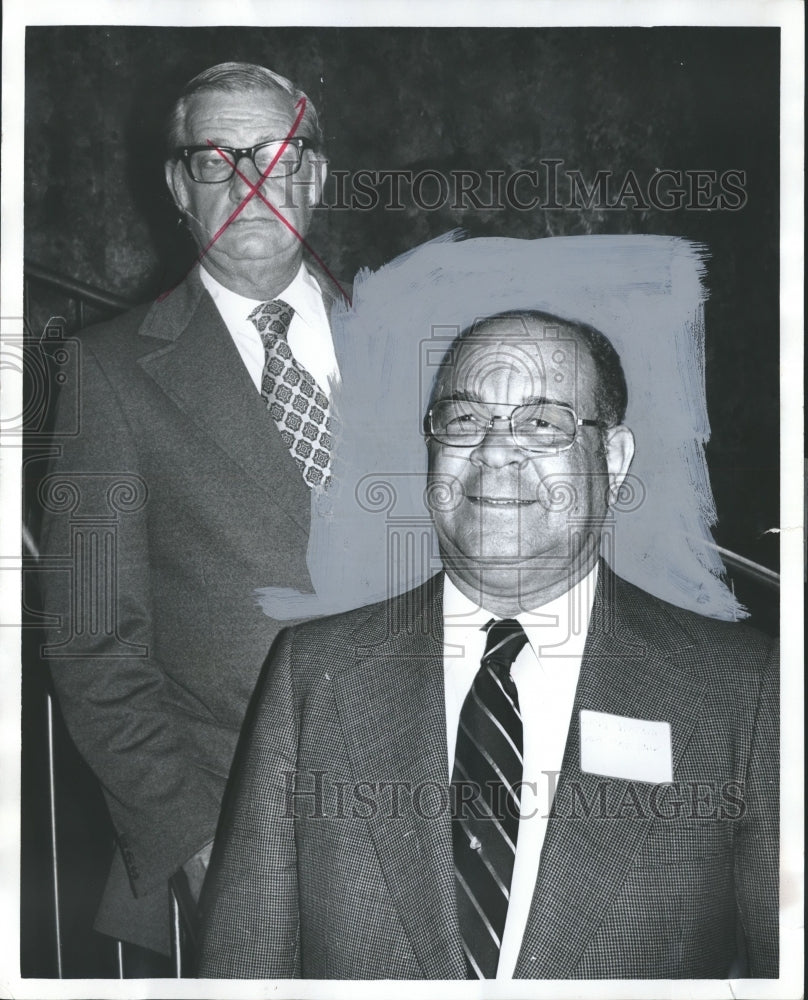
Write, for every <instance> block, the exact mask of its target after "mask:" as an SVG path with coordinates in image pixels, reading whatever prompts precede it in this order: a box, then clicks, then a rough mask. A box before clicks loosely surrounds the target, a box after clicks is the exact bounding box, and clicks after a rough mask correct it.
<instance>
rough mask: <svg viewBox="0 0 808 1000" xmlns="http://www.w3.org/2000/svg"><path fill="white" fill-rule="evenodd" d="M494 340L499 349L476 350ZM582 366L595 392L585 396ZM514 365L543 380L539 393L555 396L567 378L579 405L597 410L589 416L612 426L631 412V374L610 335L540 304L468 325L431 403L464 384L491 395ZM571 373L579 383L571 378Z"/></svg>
mask: <svg viewBox="0 0 808 1000" xmlns="http://www.w3.org/2000/svg"><path fill="white" fill-rule="evenodd" d="M493 344H497V345H498V349H497V350H496V351H495V352H492V351H491V350H486V351H484V352H479V351H475V348H476V347H487V348H490V347H491V345H493ZM539 345H542V349H541V350H540V351H538V350H537V348H538V346H539ZM547 348H549V350H547ZM582 367H584V368H587V369H589V368H591V376H592V377H591V378H589V379H587V380H586V382H587V384H588V387H589V388H590V393H589V394H590V395H591V396H592V398H591V399H588V400H584V399H582V398H581V393H580V383H581V380H580V379H579V378H577V377H575V376H576V373H580V371H581V369H582ZM509 369H510V370H511V371H512V372H513V373H514V374H515V375H516V374H518V375H520V376H524V377H529V378H530V379H531V380H532V381H534V382H536V381H537V380H538V383H540V384H537V385H536V392H535V395H536V396H537V397H542V398H553V396H554V393H555V394H558V393H559V392H560V391H561V390H562V383H565V384H564V385H563V388H564V390H566V391H568V392H571V393H573V394H574V404H575V405H576V408H578V409H580V408H583V407H587V408H588V409H589V410H592V411H593V412H591V413H587V416H591V417H593V418H595V419H598V420H600V421H602V422H603V423H604V424H606V425H607V426H609V427H613V426H616V425H617V424H620V423H622V421H623V419H624V417H625V413H626V404H627V401H628V392H627V389H626V378H625V375H624V373H623V366H622V364H621V363H620V357H619V355H618V354H617V351H616V350H615V349H614V347H613V346H612V344H611V343H610V341H609V340H608V339H607V338H606V337H605V336H604V335H603V334H602V333H601V332H600V331H599V330H596V329H595V328H594V327H592V326H589V325H588V324H586V323H579V322H577V321H575V320H567V319H562V318H561V317H559V316H553V315H551V314H550V313H543V312H539V311H537V310H518V311H517V310H515V311H511V312H503V313H497V314H496V315H494V316H488V317H485V318H483V319H478V320H476V321H475V322H474V323H473V324H471V326H468V327H466V328H465V329H464V330H463V331H462V332H461V333H460V334H459V336H458V337H457V338H456V339H455V340H454V342H453V343H452V345H451V347H450V348H449V350H448V351H447V352H446V355H445V356H444V358H443V360H442V361H441V365H440V368H439V370H438V372H437V375H436V378H435V382H434V385H433V389H432V394H431V398H430V406H431V405H432V404H433V403H434V401H435V400H437V399H440V398H442V397H445V396H446V395H448V394H451V393H452V392H453V391H454V390H455V389H456V387H457V386H458V384H462V385H463V386H465V387H466V388H470V389H473V391H474V394H475V395H476V396H477V397H478V398H480V399H485V398H488V397H490V393H491V386H492V384H493V382H492V380H493V379H494V376H495V374H496V373H497V372H502V371H507V370H509ZM571 376H572V377H573V382H574V384H570V381H569V380H570V377H571ZM486 392H487V393H488V396H486Z"/></svg>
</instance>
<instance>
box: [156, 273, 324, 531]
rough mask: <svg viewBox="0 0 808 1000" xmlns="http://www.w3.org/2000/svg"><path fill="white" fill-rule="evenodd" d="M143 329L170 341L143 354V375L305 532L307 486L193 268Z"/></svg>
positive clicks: (307, 509)
mask: <svg viewBox="0 0 808 1000" xmlns="http://www.w3.org/2000/svg"><path fill="white" fill-rule="evenodd" d="M139 332H140V334H141V336H143V337H144V338H145V337H148V338H157V339H159V340H162V341H164V342H167V343H164V344H163V345H162V346H161V347H160V348H159V349H158V350H155V351H152V352H151V353H149V354H146V355H144V356H143V357H141V358H140V360H139V363H140V366H141V368H142V369H143V370H144V372H146V373H147V374H148V375H149V376H150V377H151V378H152V379H153V380H154V381H155V382H156V383H157V385H159V386H160V388H161V389H162V390H163V391H164V392H165V393H166V395H167V396H169V397H170V398H171V399H172V401H173V402H174V403H175V404H176V405H177V406H178V407H179V408H180V409H181V410H182V411H183V412H184V413H185V414H186V415H187V417H188V419H189V420H191V421H192V422H193V423H194V424H195V426H196V427H197V428H199V429H200V430H202V431H203V432H204V433H206V434H207V435H208V436H209V437H210V438H211V440H213V441H214V442H215V443H216V445H217V446H218V447H219V448H220V449H221V450H222V451H223V452H224V453H225V454H226V455H227V456H228V458H230V459H232V460H233V461H235V462H236V463H237V464H238V465H239V466H241V468H242V469H243V470H244V472H245V473H247V475H248V476H250V477H251V478H252V479H254V480H255V481H257V482H258V483H259V484H260V486H261V487H262V488H263V490H264V492H265V494H266V496H267V502H268V503H271V504H274V505H275V506H276V507H278V508H280V509H281V510H283V511H284V512H285V513H286V515H287V516H288V517H290V518H291V519H292V520H293V521H294V522H295V523H296V524H297V525H298V526H300V527H301V528H303V530H304V531H308V527H309V505H308V503H303V504H301V498H303V499H305V498H306V497H307V496H308V489H307V487H305V484H304V483H303V482H302V477H301V475H300V471H299V469H298V468H297V465H296V464H295V462H294V460H293V459H292V457H291V455H290V454H289V451H288V449H287V448H286V446H285V445H284V443H283V441H282V440H281V437H280V435H279V434H278V431H277V428H276V427H275V424H274V422H273V421H272V418H271V417H270V416H269V413H268V412H267V409H266V406H265V404H264V402H263V400H262V399H261V396H260V395H259V394H258V393H257V392H256V391H255V386H254V385H253V383H252V380H251V379H250V377H249V375H248V374H247V370H246V369H245V367H244V364H243V362H242V360H241V357H240V356H239V353H238V351H237V349H236V346H235V344H234V343H233V340H232V338H231V337H230V335H229V334H228V332H227V328H226V327H225V325H224V323H223V322H222V319H221V316H220V315H219V312H218V310H217V309H216V306H215V305H214V303H213V300H212V299H211V298H210V296H209V295H208V294H207V293H206V292H205V291H204V288H203V286H202V283H201V282H200V280H199V277H198V275H197V274H196V272H194V273H193V274H192V275H191V277H190V278H188V279H187V280H186V281H185V282H183V284H182V285H180V286H178V287H177V288H176V289H174V290H173V291H172V292H171V293H170V294H169V295H168V296H167V297H166V298H165V299H163V300H162V301H158V302H156V303H155V304H154V306H152V309H151V310H150V311H149V313H148V314H147V316H146V319H145V320H144V322H143V324H142V326H141V328H140V331H139ZM304 490H305V493H304V492H303V491H304Z"/></svg>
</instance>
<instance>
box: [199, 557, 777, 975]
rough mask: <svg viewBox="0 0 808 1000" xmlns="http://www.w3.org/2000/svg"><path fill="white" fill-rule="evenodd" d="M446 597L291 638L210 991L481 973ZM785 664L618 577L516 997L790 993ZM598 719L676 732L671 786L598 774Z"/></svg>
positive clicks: (243, 823) (735, 632)
mask: <svg viewBox="0 0 808 1000" xmlns="http://www.w3.org/2000/svg"><path fill="white" fill-rule="evenodd" d="M440 579H441V578H434V579H433V581H431V582H430V583H428V584H426V585H424V586H423V587H422V588H419V589H418V590H415V591H412V592H410V593H409V594H406V595H403V596H402V597H400V598H397V599H395V600H393V601H391V602H387V603H382V604H377V605H372V606H370V607H367V608H364V609H361V610H359V611H354V612H350V613H347V614H342V615H337V616H334V617H332V618H327V619H321V620H319V621H315V622H311V623H308V624H305V625H302V626H298V627H295V628H291V629H289V630H288V631H285V632H283V633H282V634H281V635H280V637H279V638H278V640H277V641H276V644H275V648H274V650H273V652H272V654H271V657H270V659H269V661H268V666H267V675H266V680H265V681H264V682H263V685H262V688H261V690H260V694H259V696H258V698H257V701H256V705H255V714H254V719H252V720H251V722H250V729H249V731H247V730H246V728H245V734H244V737H243V738H244V740H245V742H244V745H243V747H242V749H240V751H239V757H238V761H239V763H238V766H237V767H234V771H233V784H232V790H231V791H230V792H228V799H229V801H228V804H227V805H226V807H225V809H224V810H223V814H222V821H221V823H222V825H221V830H220V837H219V838H218V839H217V843H216V847H215V848H214V856H213V859H212V862H211V869H210V872H209V875H208V880H207V882H206V886H205V889H204V891H203V899H202V906H203V911H204V929H203V942H202V964H201V974H202V975H205V976H221V977H245V978H252V977H254V978H263V977H281V978H283V977H293V976H303V977H307V978H317V979H319V978H323V979H325V978H344V979H363V978H378V979H388V978H389V979H397V978H412V979H418V978H428V979H453V978H463V977H464V976H465V965H464V957H463V953H462V951H461V943H460V932H459V928H458V922H457V915H456V910H455V888H454V876H453V871H454V869H453V860H452V841H451V833H450V818H449V814H448V810H447V809H446V808H445V804H446V803H445V799H444V798H442V796H443V794H444V793H445V790H446V787H447V785H448V780H449V779H448V773H447V759H446V725H445V715H444V692H443V664H442V631H443V624H442V623H443V619H442V607H441V603H442V585H441V583H440ZM771 654H772V649H771V641H770V640H769V639H768V638H766V637H764V636H763V635H761V634H760V633H758V632H756V631H755V630H753V629H749V628H746V627H744V626H740V625H734V624H727V623H724V622H717V621H713V620H709V619H705V618H702V617H700V616H698V615H695V614H692V613H690V612H687V611H682V610H680V609H678V608H675V607H673V606H671V605H668V604H665V603H664V602H662V601H659V600H657V599H656V598H653V597H651V596H650V595H648V594H646V593H645V592H643V591H640V590H638V589H637V588H635V587H633V586H632V585H630V584H628V583H626V582H624V581H622V580H620V579H618V578H617V577H615V576H614V575H613V574H612V573H611V572H610V571H609V570H608V567H606V566H604V565H602V566H601V573H600V574H599V580H598V588H597V593H596V597H595V604H594V609H593V615H592V620H591V623H590V629H589V633H588V636H587V642H586V648H585V652H584V656H583V660H582V665H581V673H580V678H579V683H578V687H577V691H576V696H575V702H574V707H573V712H572V717H571V723H570V729H569V735H568V739H567V745H566V749H565V754H564V758H563V767H562V771H561V774H560V777H559V781H558V786H557V790H556V797H555V802H554V808H553V812H552V815H551V818H550V820H549V822H548V827H547V833H546V838H545V842H544V846H543V849H542V854H541V861H540V866H539V873H538V878H537V882H536V886H535V891H534V894H533V901H532V906H531V910H530V914H529V917H528V922H527V926H526V930H525V934H524V937H523V941H522V948H521V952H520V955H519V959H518V963H517V966H516V970H515V975H516V977H517V978H522V977H525V978H551V979H556V978H558V979H565V978H641V977H642V978H645V977H648V978H655V977H659V978H674V977H685V978H702V977H705V978H706V977H721V978H723V977H725V976H727V975H728V974H729V972H730V969H731V967H732V968H733V971H734V973H735V974H738V973H739V972H741V971H746V973H747V974H749V975H753V976H776V975H777V927H778V901H777V898H778V892H777V885H778V882H777V880H778V871H777V858H778V854H777V831H778V826H777V804H778V798H777V777H778V740H777V718H778V694H777V691H778V688H777V673H776V663H775V661H774V659H773V658H772V655H771ZM581 709H593V710H596V711H601V712H610V713H614V714H618V715H625V716H631V717H639V718H643V719H654V720H667V721H669V722H670V723H671V730H672V751H673V766H674V772H673V777H674V782H673V784H672V785H668V786H657V785H649V784H645V783H643V782H627V781H622V780H617V779H611V780H609V779H604V778H599V777H598V776H596V775H592V774H587V773H584V772H582V771H581V768H580V732H579V712H580V710H581ZM395 782H404V783H405V785H404V786H401V787H402V788H403V789H404V790H403V792H402V793H401V794H400V795H398V797H397V799H394V797H393V794H392V792H391V791H390V788H391V785H392V784H393V783H395ZM419 789H420V791H418V790H419ZM231 795H232V799H230V796H231ZM601 796H603V797H604V801H603V802H602V803H601V800H600V797H601ZM699 800H701V804H699ZM677 802H678V803H679V805H677ZM366 803H369V804H366ZM587 810H588V811H587ZM739 952H740V953H741V959H740V961H739Z"/></svg>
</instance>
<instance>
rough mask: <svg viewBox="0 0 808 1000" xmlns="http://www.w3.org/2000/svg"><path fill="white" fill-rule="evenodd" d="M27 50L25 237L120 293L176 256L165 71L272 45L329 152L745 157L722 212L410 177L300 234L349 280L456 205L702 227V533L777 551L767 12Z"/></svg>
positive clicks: (183, 31)
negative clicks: (426, 200) (421, 184)
mask: <svg viewBox="0 0 808 1000" xmlns="http://www.w3.org/2000/svg"><path fill="white" fill-rule="evenodd" d="M26 55H27V71H26V148H25V177H26V193H25V254H26V257H27V258H28V259H29V260H31V261H33V262H35V263H38V264H41V265H45V266H47V267H50V268H52V269H55V270H56V271H59V272H62V273H64V274H67V275H70V276H71V277H74V278H78V279H80V280H83V281H86V282H89V283H91V284H93V285H96V286H99V287H100V288H103V289H105V290H107V291H110V292H115V293H117V294H118V295H120V296H123V297H125V298H127V299H130V300H132V301H145V300H147V299H149V298H151V297H153V296H154V295H156V294H157V293H158V292H160V291H163V290H164V289H166V288H167V287H170V286H171V285H172V284H173V283H174V282H175V281H177V280H178V279H179V278H180V277H182V276H183V275H184V273H185V272H186V271H187V268H188V267H189V266H190V264H191V262H192V261H193V258H194V252H193V248H192V246H191V243H190V239H189V237H188V236H187V233H186V232H185V230H184V229H182V228H179V227H178V226H177V218H178V216H177V213H176V211H175V210H174V208H173V205H172V203H171V201H170V199H169V196H168V193H167V190H166V187H165V183H164V180H163V169H162V160H163V143H162V137H161V130H160V127H161V123H162V121H163V119H164V117H165V113H166V111H167V109H168V107H169V106H170V104H171V102H172V101H173V99H174V96H175V95H176V93H177V91H178V90H179V88H180V87H181V86H182V84H183V83H184V82H185V81H186V80H188V79H189V78H190V77H191V76H193V75H195V74H196V73H197V72H199V71H200V70H202V69H204V68H205V67H207V66H210V65H212V64H214V63H217V62H220V61H225V60H239V61H248V62H258V63H262V64H265V65H268V66H269V67H270V68H272V69H274V70H276V71H277V72H280V73H282V74H284V75H285V76H289V77H290V78H291V79H293V80H294V81H295V82H296V83H297V84H298V86H300V87H301V88H302V89H303V90H305V91H306V92H307V93H308V95H309V97H310V98H311V99H312V100H313V101H314V102H315V104H316V105H317V107H318V109H319V110H320V113H321V117H322V120H323V125H324V130H325V134H326V143H327V146H326V148H327V153H328V156H329V160H330V164H331V169H332V170H349V171H357V170H360V169H370V170H384V169H405V168H410V169H412V170H414V171H417V170H419V169H425V168H431V169H436V170H441V171H449V170H452V169H476V170H479V171H484V170H505V171H506V172H507V173H512V172H513V171H515V170H519V169H536V168H539V169H540V170H541V168H540V167H539V160H540V159H550V158H558V159H561V160H563V161H564V167H565V168H566V169H577V170H581V171H582V172H583V174H584V176H585V178H587V180H588V181H590V182H591V179H592V178H593V177H594V176H595V174H596V172H597V170H612V171H614V173H615V175H616V176H617V177H618V178H621V177H623V176H624V175H625V173H626V171H627V170H629V169H632V170H634V171H635V173H636V174H637V176H638V177H639V178H640V180H641V181H643V182H645V181H647V179H648V178H650V177H651V176H652V175H653V172H654V170H655V169H674V170H687V169H689V170H695V169H713V170H717V171H718V172H719V173H721V172H722V171H724V170H728V169H736V170H743V171H745V172H746V185H745V186H746V191H747V194H748V201H747V203H746V205H745V206H744V207H743V208H742V209H740V210H738V211H729V210H714V211H696V210H692V209H687V208H683V209H681V210H678V211H667V212H665V211H658V210H655V209H650V210H631V209H628V210H616V211H608V210H602V209H601V210H597V209H593V210H590V211H587V210H582V209H563V210H553V211H550V210H542V209H534V210H532V211H519V210H516V209H506V210H492V211H478V210H474V209H466V210H452V209H451V207H450V206H447V207H446V208H443V209H440V210H437V211H425V210H422V209H419V208H418V207H416V206H415V205H413V203H412V201H411V199H409V198H406V197H405V198H403V199H402V201H403V203H404V205H405V206H406V207H405V209H404V210H399V211H385V210H384V208H383V207H379V208H377V209H376V210H374V211H358V210H355V211H346V210H336V209H322V210H320V211H319V212H318V214H317V216H316V218H315V223H314V226H313V228H312V232H311V234H310V242H311V243H312V245H313V246H314V247H315V249H316V250H317V252H318V253H319V254H320V256H321V257H322V258H323V259H324V260H325V262H326V263H327V264H328V266H329V268H330V269H331V270H332V272H333V273H334V274H336V275H338V276H340V277H343V278H346V279H348V280H350V279H351V278H352V277H353V275H354V274H355V273H356V271H357V270H358V268H359V267H362V266H367V267H370V268H376V267H378V266H379V265H381V264H383V263H385V262H386V261H388V260H390V259H391V258H392V257H394V256H396V255H397V254H400V253H402V252H404V251H405V250H408V249H410V248H411V247H413V246H415V245H417V244H419V243H421V242H423V241H424V240H427V239H429V238H430V237H433V236H437V235H439V234H441V233H445V232H447V231H448V230H450V229H452V228H454V227H457V226H461V227H463V228H464V229H466V230H467V231H468V232H469V234H470V235H474V236H482V235H489V236H513V237H521V238H526V239H533V238H537V237H542V236H558V235H574V234H582V233H664V234H675V235H678V236H684V237H687V238H689V239H694V240H698V241H700V242H703V243H705V244H706V245H707V246H708V247H709V250H710V253H711V260H710V265H709V273H708V278H707V284H708V288H709V293H710V299H709V302H708V305H707V310H706V326H707V370H706V381H707V398H708V407H709V413H710V420H711V424H712V432H713V434H712V441H711V443H710V445H709V446H708V447H709V453H708V459H709V462H710V470H711V475H712V482H713V488H714V492H715V496H716V503H717V506H718V511H719V515H720V518H719V525H718V527H717V530H716V538H717V541H718V543H719V544H721V545H725V546H726V547H728V548H730V549H733V550H734V551H738V552H740V553H741V554H743V555H746V556H748V557H751V558H753V559H756V560H759V561H761V562H765V563H767V564H769V565H772V568H777V567H776V565H774V563H776V559H777V544H776V540H773V539H772V538H771V537H769V538H768V539H765V538H761V533H762V532H763V531H765V530H766V529H768V528H771V527H775V526H777V525H778V523H779V497H778V485H777V484H778V471H777V462H778V424H777V420H778V379H779V347H778V301H779V274H778V255H779V229H778V213H779V198H778V194H779V158H778V141H779V138H778V137H779V127H778V126H779V104H778V99H779V29H762V28H737V29H736V28H716V29H713V28H646V29H633V28H631V29H627V28H615V29H611V28H596V29H595V28H592V29H579V28H566V29H552V30H549V29H533V28H529V29H528V28H521V29H488V28H468V29H409V28H408V29H396V28H390V29H343V28H311V29H309V28H305V29H304V28H287V29H266V28H199V29H191V28H119V27H115V28H103V27H89V28H87V27H52V28H51V27H48V28H28V31H27V46H26ZM430 190H431V189H430ZM524 190H525V191H526V189H524ZM326 200H327V201H331V202H333V201H334V200H335V196H334V192H333V189H327V190H326ZM49 306H50V303H48V302H47V301H46V300H45V301H43V302H42V303H41V304H40V305H39V308H40V316H39V317H38V318H40V321H41V322H42V323H44V321H45V320H46V319H47V318H48V315H50V312H49V311H48V309H49Z"/></svg>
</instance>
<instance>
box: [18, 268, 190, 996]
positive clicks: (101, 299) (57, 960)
mask: <svg viewBox="0 0 808 1000" xmlns="http://www.w3.org/2000/svg"><path fill="white" fill-rule="evenodd" d="M23 280H24V285H23V302H24V314H25V317H26V321H27V320H28V319H29V317H30V306H31V301H32V286H40V287H43V288H46V289H49V290H50V291H51V292H56V293H57V294H58V295H60V296H63V297H64V299H65V305H66V306H68V307H69V308H68V309H65V312H69V313H70V314H72V322H73V326H74V328H75V329H77V330H78V329H81V328H82V327H83V326H85V325H86V322H87V314H88V310H89V309H92V310H94V311H95V312H96V313H97V314H99V316H98V318H101V319H103V318H111V317H112V316H115V315H117V314H118V313H121V312H124V311H125V310H127V309H130V308H131V307H132V306H133V305H134V303H132V302H130V301H128V300H127V299H124V298H121V297H120V296H117V295H112V294H110V293H109V292H106V291H104V290H103V289H100V288H96V287H94V286H93V285H89V284H86V283H85V282H82V281H77V280H76V279H74V278H70V277H68V276H66V275H63V274H59V273H57V272H55V271H51V270H50V269H48V268H45V267H41V266H40V265H38V264H35V263H33V262H31V261H25V264H24V279H23ZM65 319H66V317H65ZM29 329H30V327H29ZM22 543H23V551H24V552H25V553H27V555H26V556H25V557H24V562H28V563H29V564H33V565H36V564H37V563H38V562H39V558H40V554H39V551H38V548H37V544H36V540H35V538H34V535H33V533H32V532H31V531H30V530H29V527H28V525H23V538H22ZM44 695H45V720H46V721H45V726H46V730H47V731H46V738H47V770H48V812H49V820H50V829H49V839H50V867H51V884H52V922H53V940H54V949H55V955H54V965H55V969H56V976H57V978H59V979H61V978H62V977H63V974H64V969H65V960H64V959H65V955H64V939H63V928H62V905H63V899H62V897H61V893H60V884H61V877H60V867H61V866H60V857H59V806H60V796H59V791H60V790H59V788H58V787H57V781H56V755H57V752H58V749H57V746H56V741H57V739H58V737H57V733H56V726H55V719H56V715H57V713H58V712H59V707H58V704H57V703H56V700H55V698H54V696H53V694H52V693H51V692H50V691H49V690H46V691H45V692H44ZM169 929H170V937H171V967H172V970H173V975H174V977H175V978H181V977H182V975H183V973H185V974H186V975H187V974H188V973H187V969H184V964H187V962H188V960H189V956H188V955H187V949H186V948H185V947H184V942H185V940H186V939H187V937H188V934H189V932H188V930H187V928H186V926H184V918H183V913H182V907H181V906H180V903H179V901H178V899H177V894H176V893H175V891H174V889H173V887H172V886H169ZM114 964H115V969H116V972H117V976H118V978H120V979H124V978H126V971H127V969H126V966H127V959H126V945H125V942H123V941H115V943H114Z"/></svg>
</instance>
